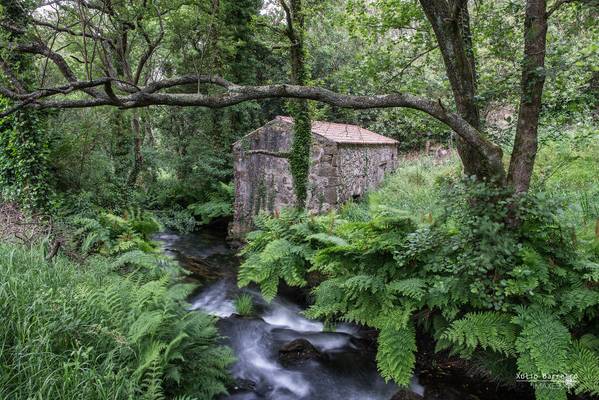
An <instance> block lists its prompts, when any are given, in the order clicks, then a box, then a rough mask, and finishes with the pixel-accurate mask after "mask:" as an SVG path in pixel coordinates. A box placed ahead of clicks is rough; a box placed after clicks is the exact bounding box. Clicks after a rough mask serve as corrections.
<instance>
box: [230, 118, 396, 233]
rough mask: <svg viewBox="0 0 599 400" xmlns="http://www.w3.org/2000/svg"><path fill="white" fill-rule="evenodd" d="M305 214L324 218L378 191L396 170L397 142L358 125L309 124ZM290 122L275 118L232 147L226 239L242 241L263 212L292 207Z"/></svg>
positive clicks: (291, 135)
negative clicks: (230, 210)
mask: <svg viewBox="0 0 599 400" xmlns="http://www.w3.org/2000/svg"><path fill="white" fill-rule="evenodd" d="M312 136H313V140H312V150H311V153H312V154H311V165H310V176H309V178H308V182H309V185H308V199H307V203H306V204H307V208H308V210H309V211H310V212H312V213H322V212H326V211H328V210H331V209H333V208H337V207H338V206H340V205H341V204H343V203H345V202H346V201H348V200H350V199H357V198H360V197H361V196H362V195H364V193H366V192H367V191H368V190H371V189H373V188H375V187H376V186H378V185H379V184H380V183H381V182H382V180H383V178H384V176H385V174H386V173H387V172H389V171H391V170H393V169H395V167H396V166H397V145H398V142H397V141H396V140H393V139H390V138H388V137H386V136H382V135H379V134H376V133H374V132H371V131H369V130H367V129H364V128H361V127H359V126H356V125H348V124H338V123H331V122H321V121H313V123H312ZM292 140H293V119H292V118H290V117H281V116H279V117H276V118H275V119H274V120H272V121H270V122H268V123H267V124H266V125H264V126H262V127H260V128H258V129H256V130H255V131H253V132H251V133H249V134H248V135H246V136H244V137H243V138H241V139H240V140H238V141H237V142H235V143H234V144H233V154H234V169H235V170H234V180H235V204H234V219H233V223H232V224H231V225H230V228H229V233H230V236H231V237H233V238H241V237H243V235H244V234H245V233H247V232H248V231H250V230H251V229H252V227H253V225H252V224H253V222H252V221H253V218H254V216H256V215H257V214H258V213H260V212H261V211H264V212H268V213H271V214H272V213H277V212H279V211H281V209H283V208H286V207H290V206H292V205H293V204H294V203H295V194H294V193H293V183H292V178H291V171H290V169H289V161H288V160H287V159H286V158H284V157H280V156H278V155H280V154H281V153H285V152H288V151H289V149H290V148H291V143H292Z"/></svg>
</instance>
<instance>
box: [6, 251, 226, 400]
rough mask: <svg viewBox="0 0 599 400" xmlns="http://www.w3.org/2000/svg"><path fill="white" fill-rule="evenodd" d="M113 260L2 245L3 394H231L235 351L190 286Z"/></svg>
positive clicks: (112, 396)
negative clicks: (122, 268) (194, 306)
mask: <svg viewBox="0 0 599 400" xmlns="http://www.w3.org/2000/svg"><path fill="white" fill-rule="evenodd" d="M113 269H114V266H113V265H112V263H111V262H110V260H109V259H106V258H95V259H93V260H92V261H90V262H89V263H88V264H86V265H82V266H80V265H74V264H73V263H71V262H70V261H69V260H67V259H65V258H62V257H56V258H55V259H54V261H52V262H51V263H48V262H46V261H45V259H44V256H43V251H42V250H41V248H40V247H38V248H33V249H25V248H22V247H19V246H16V245H9V244H3V243H0V315H1V316H2V323H1V324H0V399H78V400H80V399H131V398H136V399H137V398H139V399H161V398H165V397H168V398H174V397H175V396H177V395H189V396H193V397H194V398H198V399H209V398H212V397H213V396H215V395H217V394H218V393H222V392H224V391H225V382H226V381H227V379H228V378H227V373H226V369H227V366H228V365H229V363H230V362H231V361H232V356H231V353H230V350H229V349H227V348H225V347H222V346H219V345H218V344H217V341H218V339H219V336H218V333H217V330H216V328H215V325H214V320H213V319H212V317H209V316H207V315H204V314H202V313H196V312H194V313H189V312H187V311H186V310H185V308H184V299H185V297H186V296H187V294H188V292H189V288H188V287H186V286H183V285H177V284H173V281H172V278H171V277H170V276H169V275H162V276H159V277H158V278H156V279H154V278H152V279H147V277H145V278H143V279H139V278H138V277H136V276H134V275H129V276H121V275H119V274H117V273H115V272H114V270H113Z"/></svg>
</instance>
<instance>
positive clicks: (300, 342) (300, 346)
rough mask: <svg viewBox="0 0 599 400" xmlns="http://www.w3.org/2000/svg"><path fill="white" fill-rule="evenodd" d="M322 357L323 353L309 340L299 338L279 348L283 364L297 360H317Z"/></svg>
mask: <svg viewBox="0 0 599 400" xmlns="http://www.w3.org/2000/svg"><path fill="white" fill-rule="evenodd" d="M321 357H322V354H321V353H320V352H319V351H318V350H317V349H316V347H314V346H313V345H312V343H310V342H309V341H308V340H306V339H303V338H299V339H295V340H292V341H291V342H289V343H285V344H284V345H283V346H282V347H281V348H280V349H279V359H280V360H281V362H282V363H283V364H288V363H293V362H297V361H305V360H315V359H319V358H321Z"/></svg>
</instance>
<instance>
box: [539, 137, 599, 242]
mask: <svg viewBox="0 0 599 400" xmlns="http://www.w3.org/2000/svg"><path fill="white" fill-rule="evenodd" d="M533 185H534V187H535V189H537V190H542V191H544V192H545V193H546V194H547V195H549V196H552V197H558V198H561V199H562V201H563V203H564V215H563V218H564V219H565V220H566V221H567V222H568V223H570V224H571V225H573V226H574V227H575V228H576V230H577V232H578V234H579V235H580V236H581V237H582V238H586V239H590V238H592V237H594V236H595V227H596V224H597V220H599V133H597V131H595V132H585V131H584V130H581V131H580V132H577V133H571V134H570V135H569V136H566V137H563V138H561V139H560V140H559V141H553V142H549V143H547V144H545V145H544V146H542V147H541V149H540V151H539V154H538V156H537V164H536V169H535V176H534V181H533Z"/></svg>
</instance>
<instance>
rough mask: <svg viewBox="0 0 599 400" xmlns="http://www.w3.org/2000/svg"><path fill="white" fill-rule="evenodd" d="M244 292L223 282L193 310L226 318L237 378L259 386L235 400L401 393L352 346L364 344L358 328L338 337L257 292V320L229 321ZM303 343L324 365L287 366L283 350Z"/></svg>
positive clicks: (383, 399) (368, 398) (361, 399)
mask: <svg viewBox="0 0 599 400" xmlns="http://www.w3.org/2000/svg"><path fill="white" fill-rule="evenodd" d="M239 292H240V291H239V289H237V288H236V287H235V286H234V285H233V284H232V283H231V282H229V281H227V280H221V281H219V282H217V283H215V284H213V285H211V286H209V287H207V288H206V289H205V290H204V291H203V292H201V293H200V294H199V295H198V296H197V297H196V298H195V299H194V300H193V302H192V307H191V309H193V310H202V311H204V312H207V313H209V314H212V315H216V316H219V317H221V318H225V319H223V320H222V321H221V324H220V325H221V326H220V328H221V332H222V333H223V335H225V336H227V337H228V343H229V345H230V346H231V347H232V348H233V350H234V352H235V355H236V357H237V362H236V363H235V365H234V366H233V368H232V371H231V372H232V374H233V376H234V377H235V378H237V379H241V380H243V381H246V382H252V384H253V385H254V389H253V390H252V391H245V392H240V393H236V394H233V395H232V396H230V397H229V399H272V400H303V399H323V400H324V399H326V400H329V399H331V400H332V399H343V400H387V399H389V398H390V397H391V396H392V395H393V393H394V392H395V391H396V390H397V388H396V387H395V386H394V385H392V384H385V382H383V380H382V379H381V378H380V377H379V376H378V374H377V372H376V367H375V366H374V364H373V363H371V362H368V361H365V360H364V359H363V357H364V355H363V354H362V353H360V352H359V351H358V349H357V347H356V346H355V345H354V344H353V343H352V340H358V339H359V336H358V328H357V327H355V326H351V325H348V324H343V325H341V326H339V327H338V329H336V331H334V332H325V331H324V325H323V323H322V322H320V321H313V320H309V319H307V318H305V317H304V316H302V315H301V311H302V310H301V309H300V308H299V307H298V306H297V305H295V304H292V303H289V302H287V301H285V300H282V299H275V300H273V301H272V302H271V303H267V302H265V301H264V300H263V299H262V298H261V296H260V294H259V293H257V292H255V291H251V290H247V291H245V292H246V293H249V294H250V295H251V296H252V298H253V299H254V303H255V304H256V308H257V309H258V310H260V312H259V315H258V316H257V318H249V319H248V318H239V317H232V318H227V317H230V316H232V315H233V314H234V312H235V306H234V302H233V299H234V298H235V297H236V296H238V295H239ZM298 338H303V339H306V340H308V341H309V342H310V343H311V344H312V345H313V346H314V347H316V349H318V350H319V351H320V352H321V353H322V354H323V357H322V358H323V360H318V361H316V360H304V361H300V362H298V363H297V365H296V364H295V363H294V364H293V365H291V366H283V365H282V364H281V363H280V361H279V356H278V349H279V348H281V346H283V345H284V344H285V343H288V342H290V341H292V340H295V339H298Z"/></svg>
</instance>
